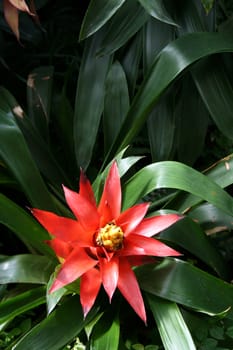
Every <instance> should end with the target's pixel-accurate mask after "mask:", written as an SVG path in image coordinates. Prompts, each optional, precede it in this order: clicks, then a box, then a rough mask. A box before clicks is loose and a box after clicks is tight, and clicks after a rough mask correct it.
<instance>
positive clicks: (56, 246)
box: [46, 238, 73, 262]
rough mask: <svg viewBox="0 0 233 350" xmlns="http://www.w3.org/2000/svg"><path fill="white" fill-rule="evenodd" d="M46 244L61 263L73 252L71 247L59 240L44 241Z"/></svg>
mask: <svg viewBox="0 0 233 350" xmlns="http://www.w3.org/2000/svg"><path fill="white" fill-rule="evenodd" d="M46 243H47V244H48V245H49V246H50V247H51V248H52V249H53V251H54V252H55V254H56V256H57V257H58V259H59V260H60V261H61V262H62V259H66V258H67V257H68V255H69V254H70V253H71V251H72V250H73V247H72V246H71V245H70V244H68V243H66V242H64V241H61V240H60V239H56V238H55V239H52V240H51V241H46Z"/></svg>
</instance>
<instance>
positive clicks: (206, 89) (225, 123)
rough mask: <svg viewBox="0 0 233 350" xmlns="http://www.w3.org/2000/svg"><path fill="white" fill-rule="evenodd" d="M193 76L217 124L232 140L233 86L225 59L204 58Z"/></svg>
mask: <svg viewBox="0 0 233 350" xmlns="http://www.w3.org/2000/svg"><path fill="white" fill-rule="evenodd" d="M216 67H218V69H216ZM193 77H194V80H195V83H196V85H197V88H198V91H199V93H200V95H201V97H202V99H203V101H204V103H205V105H206V107H207V109H208V111H209V113H210V115H211V117H212V118H213V120H214V122H215V124H216V125H217V127H218V128H219V130H220V131H221V132H222V133H223V134H224V135H225V136H227V137H228V138H230V139H231V140H232V139H233V131H232V123H233V116H232V110H233V88H232V83H231V81H230V79H229V72H227V71H226V68H225V67H224V63H223V60H221V59H220V57H210V58H208V59H206V60H203V61H202V62H201V63H199V64H198V65H197V66H196V67H194V70H193Z"/></svg>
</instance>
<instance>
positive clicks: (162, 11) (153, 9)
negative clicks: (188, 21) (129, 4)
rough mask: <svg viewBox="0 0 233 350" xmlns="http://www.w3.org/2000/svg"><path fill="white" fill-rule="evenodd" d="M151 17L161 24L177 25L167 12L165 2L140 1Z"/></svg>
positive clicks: (160, 0) (158, 0)
mask: <svg viewBox="0 0 233 350" xmlns="http://www.w3.org/2000/svg"><path fill="white" fill-rule="evenodd" d="M138 1H139V2H140V4H141V5H142V6H143V7H144V9H145V10H146V11H147V12H148V13H149V15H150V16H152V17H154V18H156V19H158V20H159V21H161V22H164V23H167V24H172V25H175V26H176V25H177V24H176V23H175V22H174V20H173V19H172V18H171V16H170V15H169V13H168V12H167V10H166V8H165V6H164V2H163V0H157V1H151V0H138Z"/></svg>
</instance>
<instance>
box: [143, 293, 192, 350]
mask: <svg viewBox="0 0 233 350" xmlns="http://www.w3.org/2000/svg"><path fill="white" fill-rule="evenodd" d="M146 296H147V299H148V301H149V305H150V309H151V311H152V313H153V316H154V319H155V321H156V323H157V326H158V330H159V333H160V336H161V339H162V342H163V346H164V348H165V350H177V349H179V350H196V347H195V345H194V342H193V339H192V336H191V334H190V332H189V329H188V327H187V325H186V323H185V321H184V319H183V317H182V314H181V312H180V310H179V308H178V306H177V305H176V304H175V303H171V302H169V301H167V300H162V299H161V298H158V297H156V296H154V295H151V294H149V293H147V295H146Z"/></svg>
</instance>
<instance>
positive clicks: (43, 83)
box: [27, 66, 54, 140]
mask: <svg viewBox="0 0 233 350" xmlns="http://www.w3.org/2000/svg"><path fill="white" fill-rule="evenodd" d="M53 70H54V69H53V67H52V66H47V67H46V66H43V67H38V68H35V69H34V70H33V71H32V72H31V73H30V74H29V76H28V81H27V102H28V114H29V118H30V119H31V120H32V122H33V124H34V126H35V128H36V129H37V130H38V131H39V134H40V135H41V136H43V138H44V139H45V140H48V123H49V119H50V107H51V102H52V84H53Z"/></svg>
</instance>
